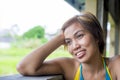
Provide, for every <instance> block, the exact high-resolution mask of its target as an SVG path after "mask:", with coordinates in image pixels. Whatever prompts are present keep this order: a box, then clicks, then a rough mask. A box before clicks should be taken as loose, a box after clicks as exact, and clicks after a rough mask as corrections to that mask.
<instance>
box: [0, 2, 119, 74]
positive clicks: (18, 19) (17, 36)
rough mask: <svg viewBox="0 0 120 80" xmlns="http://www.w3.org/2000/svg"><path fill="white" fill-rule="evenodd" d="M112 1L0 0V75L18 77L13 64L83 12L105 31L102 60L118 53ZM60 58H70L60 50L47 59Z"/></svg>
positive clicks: (117, 32)
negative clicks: (94, 18) (93, 18)
mask: <svg viewBox="0 0 120 80" xmlns="http://www.w3.org/2000/svg"><path fill="white" fill-rule="evenodd" d="M113 1H114V2H112V0H0V75H10V74H16V73H18V72H17V71H16V64H17V63H18V62H19V61H20V60H21V59H22V58H23V57H24V56H25V55H27V54H28V53H29V52H31V51H32V50H34V49H35V48H37V47H38V46H40V45H43V44H44V43H46V42H47V41H48V40H50V39H51V38H52V37H53V36H55V35H57V33H58V32H59V30H60V28H61V26H62V25H63V23H64V22H65V21H66V20H68V19H69V18H70V17H72V16H74V15H76V14H80V12H83V11H89V12H91V13H93V14H94V15H96V17H97V18H98V20H99V21H100V23H101V25H102V27H103V29H104V30H105V34H106V38H105V40H106V50H105V56H107V57H112V56H114V55H116V54H118V53H120V49H119V44H120V42H119V41H120V40H119V39H120V37H119V36H120V20H119V19H120V14H117V13H119V12H120V11H119V6H117V8H116V6H115V4H116V3H120V1H119V0H113ZM111 3H112V4H111ZM109 4H111V5H109ZM116 5H119V4H116ZM110 6H112V7H113V8H111V7H110ZM115 8H116V10H115ZM113 11H114V13H113ZM114 15H116V16H118V17H117V19H116V16H114ZM117 48H118V49H117ZM61 56H66V57H71V55H70V54H69V53H68V52H67V51H66V50H64V47H63V46H62V47H60V48H58V49H57V50H56V51H54V52H53V54H51V55H50V56H49V57H48V58H47V59H52V58H56V57H61Z"/></svg>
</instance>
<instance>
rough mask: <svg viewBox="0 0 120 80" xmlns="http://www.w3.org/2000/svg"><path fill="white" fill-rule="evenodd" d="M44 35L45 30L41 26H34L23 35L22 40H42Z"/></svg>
mask: <svg viewBox="0 0 120 80" xmlns="http://www.w3.org/2000/svg"><path fill="white" fill-rule="evenodd" d="M44 35H45V30H44V28H43V27H41V26H39V25H38V26H35V27H34V28H32V29H30V30H28V31H27V32H25V33H24V34H23V38H25V39H26V38H27V39H31V38H39V39H40V38H43V37H44Z"/></svg>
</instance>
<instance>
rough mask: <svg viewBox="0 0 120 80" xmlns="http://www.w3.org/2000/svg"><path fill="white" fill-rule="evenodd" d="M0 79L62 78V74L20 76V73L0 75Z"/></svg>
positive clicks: (61, 79)
mask: <svg viewBox="0 0 120 80" xmlns="http://www.w3.org/2000/svg"><path fill="white" fill-rule="evenodd" d="M0 80H64V78H63V76H62V75H47V76H22V75H20V74H15V75H8V76H0Z"/></svg>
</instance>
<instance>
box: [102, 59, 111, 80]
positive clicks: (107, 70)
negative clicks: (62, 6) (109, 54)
mask: <svg viewBox="0 0 120 80" xmlns="http://www.w3.org/2000/svg"><path fill="white" fill-rule="evenodd" d="M103 64H104V69H105V71H106V73H105V78H106V80H112V77H111V74H110V71H109V69H108V67H107V65H106V62H105V60H104V58H103Z"/></svg>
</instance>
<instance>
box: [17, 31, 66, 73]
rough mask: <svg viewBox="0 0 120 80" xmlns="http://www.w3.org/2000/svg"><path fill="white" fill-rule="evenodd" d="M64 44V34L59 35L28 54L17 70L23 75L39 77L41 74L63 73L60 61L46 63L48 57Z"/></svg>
mask: <svg viewBox="0 0 120 80" xmlns="http://www.w3.org/2000/svg"><path fill="white" fill-rule="evenodd" d="M63 43H64V36H63V34H62V33H61V34H59V35H58V36H56V37H54V38H53V39H51V40H50V41H48V42H47V43H46V44H44V45H43V46H41V47H39V48H37V49H36V50H34V51H33V52H31V53H30V54H28V55H27V56H26V57H25V58H24V59H23V60H22V61H21V62H20V63H19V64H18V65H17V70H18V72H20V73H21V74H22V75H39V74H58V73H61V68H60V66H59V64H58V63H59V61H60V60H59V59H56V60H53V61H46V62H44V60H45V59H46V57H47V56H48V55H49V54H51V53H52V52H53V51H54V50H55V49H57V48H58V47H59V46H61V45H62V44H63Z"/></svg>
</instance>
